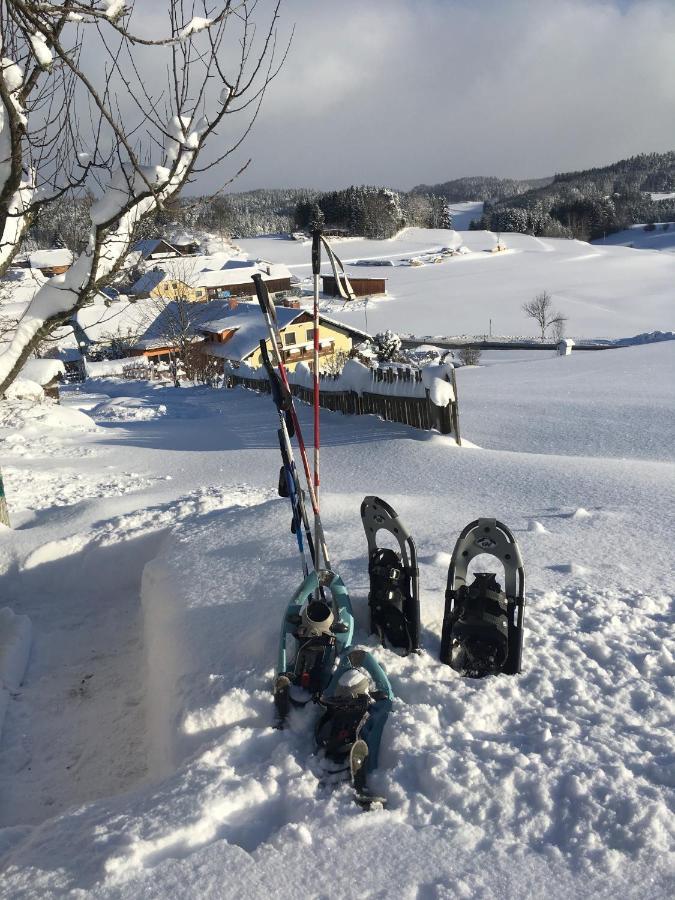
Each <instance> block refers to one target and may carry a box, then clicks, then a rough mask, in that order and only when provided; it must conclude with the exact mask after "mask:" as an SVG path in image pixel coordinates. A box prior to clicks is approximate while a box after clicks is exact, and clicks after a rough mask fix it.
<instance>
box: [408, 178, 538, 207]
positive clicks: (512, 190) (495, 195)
mask: <svg viewBox="0 0 675 900" xmlns="http://www.w3.org/2000/svg"><path fill="white" fill-rule="evenodd" d="M552 181H553V178H552V177H549V178H528V179H526V180H524V181H518V180H516V179H514V178H495V177H493V176H489V175H473V176H471V177H469V178H455V179H454V180H453V181H444V182H443V183H442V184H418V185H417V187H414V188H413V189H412V190H411V191H410V193H411V194H437V195H440V196H441V197H445V199H446V200H447V201H448V202H449V203H459V202H461V201H462V200H475V201H476V200H502V199H504V198H505V197H514V196H516V195H518V194H524V193H525V192H526V191H529V190H531V189H532V188H538V187H543V186H545V185H547V184H550V183H551V182H552Z"/></svg>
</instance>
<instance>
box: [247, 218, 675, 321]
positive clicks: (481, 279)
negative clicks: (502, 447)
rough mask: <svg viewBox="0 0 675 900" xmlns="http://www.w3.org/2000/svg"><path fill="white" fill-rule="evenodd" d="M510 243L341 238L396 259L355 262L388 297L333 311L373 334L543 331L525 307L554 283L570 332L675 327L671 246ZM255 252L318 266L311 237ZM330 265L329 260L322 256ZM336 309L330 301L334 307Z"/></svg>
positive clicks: (483, 238)
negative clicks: (501, 247) (427, 258)
mask: <svg viewBox="0 0 675 900" xmlns="http://www.w3.org/2000/svg"><path fill="white" fill-rule="evenodd" d="M502 241H503V242H504V243H505V244H506V246H507V248H508V250H507V252H504V253H490V252H489V251H490V250H491V249H492V248H493V247H494V246H495V244H496V243H497V236H496V235H495V234H492V233H491V232H485V231H466V232H453V231H433V230H427V229H420V228H407V229H405V230H404V231H403V232H401V233H400V235H399V236H398V237H396V238H393V239H392V240H389V241H364V240H360V239H348V240H344V241H337V242H335V251H336V252H337V253H338V255H339V256H340V257H341V258H342V259H343V261H344V262H348V261H351V262H354V261H356V260H359V259H364V258H367V257H381V258H385V259H391V260H392V261H393V262H394V263H395V265H394V266H392V267H387V268H378V269H369V268H367V267H361V266H359V267H356V266H348V271H349V272H351V273H352V274H356V273H358V274H359V275H373V274H374V275H376V276H378V277H385V278H387V293H388V295H389V296H388V297H385V298H374V299H373V300H372V301H370V302H369V304H368V308H367V310H366V311H364V309H363V304H362V303H357V304H355V307H354V308H350V307H349V306H344V305H343V304H342V303H341V302H340V303H339V304H338V303H336V302H335V301H331V302H329V303H328V304H327V305H328V308H330V310H331V313H330V314H331V315H333V316H335V317H338V318H341V319H343V320H344V321H345V322H347V323H348V324H351V325H353V326H355V327H357V328H364V327H365V322H366V314H367V322H368V328H367V329H366V330H368V331H370V332H371V333H375V332H377V331H384V330H386V329H387V328H390V329H393V330H395V331H399V332H406V333H412V334H414V335H416V336H418V337H423V336H424V335H449V334H488V332H489V331H490V320H492V333H493V334H512V335H527V334H530V335H531V336H532V337H536V336H538V332H537V329H536V327H535V325H534V323H533V322H532V320H531V319H528V318H527V317H526V316H525V314H524V313H523V311H522V305H523V303H524V302H525V301H526V300H531V299H532V298H533V297H534V296H535V295H536V294H538V293H540V292H541V291H544V290H547V291H548V292H549V293H550V294H551V295H552V298H553V302H554V305H555V308H556V309H560V311H561V312H562V313H563V314H564V315H566V316H567V317H568V320H569V321H568V326H567V330H568V333H569V334H570V335H571V336H573V337H574V336H576V337H585V338H599V337H605V338H618V337H627V336H631V335H634V334H639V333H641V332H645V331H654V330H661V331H670V330H673V329H674V328H675V307H674V306H673V302H672V284H673V279H674V278H675V259H673V258H672V257H671V255H670V254H652V253H645V254H642V253H636V252H634V251H632V250H629V249H626V248H624V247H611V246H607V247H598V246H596V245H595V244H587V243H584V242H583V241H570V240H562V239H556V238H536V237H531V236H530V235H525V234H504V235H502ZM239 243H240V244H241V245H242V247H243V248H244V249H245V250H246V251H247V252H248V253H249V254H250V255H251V256H263V257H265V258H267V259H270V260H272V261H274V262H285V263H287V264H289V265H290V266H291V269H292V271H293V272H294V274H296V275H299V276H301V277H302V276H305V275H306V276H309V275H310V274H311V270H310V261H309V254H310V248H309V245H308V244H298V243H296V242H293V241H290V240H283V239H282V238H255V239H251V240H248V241H240V242H239ZM455 243H464V244H465V246H467V247H468V248H470V249H471V251H472V252H471V253H469V254H467V255H464V256H454V257H449V258H446V259H445V260H444V261H443V262H441V263H432V262H430V263H428V264H426V265H422V266H419V267H415V266H413V267H411V266H409V265H400V263H401V262H403V261H404V260H406V259H409V258H410V257H411V256H420V255H421V254H423V253H425V252H430V251H433V250H436V251H437V250H439V249H440V248H441V247H443V246H454V245H455ZM324 271H326V272H328V271H329V267H328V266H327V265H324ZM326 311H328V309H327V310H326Z"/></svg>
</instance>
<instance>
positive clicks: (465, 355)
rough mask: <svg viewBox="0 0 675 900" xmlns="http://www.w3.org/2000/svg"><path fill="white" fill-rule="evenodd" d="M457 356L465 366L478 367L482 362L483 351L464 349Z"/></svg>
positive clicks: (472, 348)
mask: <svg viewBox="0 0 675 900" xmlns="http://www.w3.org/2000/svg"><path fill="white" fill-rule="evenodd" d="M457 356H458V357H459V361H460V362H461V364H462V365H463V366H477V365H478V363H479V362H480V356H481V351H480V348H479V347H462V349H461V350H460V351H459V352H458V354H457Z"/></svg>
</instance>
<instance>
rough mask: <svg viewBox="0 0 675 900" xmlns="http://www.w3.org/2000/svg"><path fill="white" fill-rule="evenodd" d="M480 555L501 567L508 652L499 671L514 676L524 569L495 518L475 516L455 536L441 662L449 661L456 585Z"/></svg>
mask: <svg viewBox="0 0 675 900" xmlns="http://www.w3.org/2000/svg"><path fill="white" fill-rule="evenodd" d="M480 554H488V555H490V556H494V557H495V558H496V559H497V560H499V562H500V563H501V564H502V565H503V567H504V573H505V583H504V593H505V595H506V601H507V609H508V655H507V657H506V661H505V662H504V664H503V666H502V668H501V672H503V673H504V674H506V675H518V674H519V673H520V671H521V660H522V652H523V613H524V607H525V595H524V591H525V569H524V567H523V560H522V557H521V555H520V549H519V547H518V544H517V543H516V539H515V538H514V536H513V534H512V533H511V531H510V529H509V528H508V527H507V526H506V525H504V524H503V522H500V521H498V520H497V519H489V518H484V519H475V520H474V521H473V522H470V523H469V524H468V525H467V526H466V527H465V528H464V529H463V530H462V533H461V534H460V536H459V537H458V539H457V543H456V544H455V549H454V550H453V552H452V558H451V560H450V567H449V569H448V582H447V587H446V591H445V614H444V617H443V633H442V637H441V662H444V663H447V664H448V665H450V664H451V655H452V646H451V645H452V626H453V623H452V611H453V609H454V604H455V601H456V599H457V593H458V591H459V590H460V588H462V587H465V586H467V575H468V569H469V564H470V563H471V561H472V560H473V559H474V558H475V557H476V556H479V555H480Z"/></svg>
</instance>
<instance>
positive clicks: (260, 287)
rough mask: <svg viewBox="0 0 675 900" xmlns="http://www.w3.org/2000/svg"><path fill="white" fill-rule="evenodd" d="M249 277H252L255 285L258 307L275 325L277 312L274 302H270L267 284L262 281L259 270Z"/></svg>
mask: <svg viewBox="0 0 675 900" xmlns="http://www.w3.org/2000/svg"><path fill="white" fill-rule="evenodd" d="M251 278H252V279H253V283H254V285H255V292H256V295H257V297H258V303H259V304H260V308H261V310H262V311H263V315H265V316H269V318H270V319H271V321H272V322H273V323H274V325H276V324H277V312H276V309H275V308H274V303H273V302H272V298H271V297H270V294H269V291H268V290H267V285H266V284H265V282H264V281H263V277H262V275H261V274H260V272H256V274H255V275H251Z"/></svg>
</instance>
